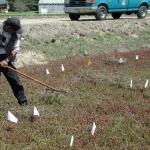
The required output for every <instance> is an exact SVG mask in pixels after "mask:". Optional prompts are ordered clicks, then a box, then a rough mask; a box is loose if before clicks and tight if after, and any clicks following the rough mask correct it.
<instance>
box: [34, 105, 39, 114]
mask: <svg viewBox="0 0 150 150" xmlns="http://www.w3.org/2000/svg"><path fill="white" fill-rule="evenodd" d="M33 115H34V116H40V114H39V112H38V110H37V108H36V107H35V106H34V111H33Z"/></svg>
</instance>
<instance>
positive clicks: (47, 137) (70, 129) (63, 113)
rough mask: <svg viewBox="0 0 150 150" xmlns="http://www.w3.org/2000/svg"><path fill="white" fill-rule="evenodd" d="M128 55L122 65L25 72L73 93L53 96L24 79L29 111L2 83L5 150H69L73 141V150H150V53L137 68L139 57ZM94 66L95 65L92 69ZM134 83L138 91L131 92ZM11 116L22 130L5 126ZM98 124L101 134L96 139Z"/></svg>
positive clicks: (83, 63)
mask: <svg viewBox="0 0 150 150" xmlns="http://www.w3.org/2000/svg"><path fill="white" fill-rule="evenodd" d="M140 53H141V52H140ZM117 54H118V55H122V57H124V56H126V55H124V54H121V53H117ZM128 54H129V57H128V58H126V59H127V62H126V63H125V64H123V65H119V64H117V63H116V61H115V60H114V61H111V62H110V61H108V59H107V58H108V57H109V59H110V60H111V59H112V58H113V57H114V55H115V54H114V55H99V56H95V57H84V58H80V59H79V58H77V59H68V60H67V61H65V60H63V61H56V62H51V63H50V64H48V65H46V66H32V67H27V68H23V69H22V71H23V72H27V73H28V74H30V75H32V76H34V77H36V78H39V79H43V80H45V81H46V82H47V83H49V84H50V85H51V86H54V87H58V88H69V92H68V93H67V94H62V93H53V92H50V91H48V90H44V89H43V88H42V87H40V86H39V85H36V84H35V83H33V82H32V81H28V80H27V79H23V82H24V85H25V89H26V93H27V96H28V98H29V102H30V107H26V108H21V107H20V106H18V105H17V102H15V98H13V96H12V93H11V91H10V88H8V85H7V84H6V83H5V81H4V80H1V85H2V86H0V88H1V89H0V90H1V91H3V90H2V88H4V89H5V92H4V93H3V94H2V95H1V101H0V108H1V109H0V110H1V111H0V126H1V128H0V147H1V149H2V150H6V149H8V150H9V149H11V150H16V149H24V150H26V149H28V150H32V149H42V150H43V149H44V150H46V149H52V150H53V149H61V150H66V149H69V144H70V138H71V136H72V135H74V137H75V141H74V144H73V147H72V148H71V149H77V150H78V149H82V150H91V149H104V150H106V149H107V150H112V149H124V148H126V149H128V150H137V149H146V150H148V149H149V148H150V134H149V132H150V122H149V94H148V93H149V92H150V89H149V88H148V89H145V90H144V89H143V86H144V82H145V79H147V78H149V76H150V72H149V63H150V59H149V56H150V53H148V51H147V52H146V51H143V53H142V56H143V58H144V59H143V60H139V61H138V62H137V61H136V60H134V59H132V57H131V56H134V55H133V54H134V53H131V54H130V53H128ZM116 59H117V58H116ZM89 60H91V61H92V64H91V65H88V64H87V62H88V61H89ZM61 63H63V64H64V65H65V68H66V70H65V72H61V71H60V70H59V68H60V65H61ZM137 64H138V65H137ZM143 66H144V67H143ZM45 68H48V69H50V72H51V74H50V76H46V75H45ZM136 75H137V76H136ZM131 78H132V79H133V81H134V86H133V89H130V88H129V81H130V79H131ZM34 105H35V106H36V107H37V109H38V110H39V112H40V115H41V116H40V117H39V118H33V117H32V113H33V112H32V110H33V106H34ZM10 106H11V107H10ZM8 110H9V111H11V112H12V113H14V114H15V115H16V116H17V117H18V119H19V122H18V124H13V123H10V122H8V121H6V118H5V117H4V116H6V113H7V111H8ZM93 122H95V123H96V125H97V129H96V133H95V136H93V137H92V136H91V126H92V123H93Z"/></svg>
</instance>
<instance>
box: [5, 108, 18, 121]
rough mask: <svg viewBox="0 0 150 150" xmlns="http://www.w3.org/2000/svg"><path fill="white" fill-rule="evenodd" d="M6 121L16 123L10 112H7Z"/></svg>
mask: <svg viewBox="0 0 150 150" xmlns="http://www.w3.org/2000/svg"><path fill="white" fill-rule="evenodd" d="M7 119H8V120H9V121H11V122H14V123H17V122H18V119H17V118H16V117H15V116H14V115H13V114H12V113H11V112H10V111H8V115H7Z"/></svg>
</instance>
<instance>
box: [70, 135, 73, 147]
mask: <svg viewBox="0 0 150 150" xmlns="http://www.w3.org/2000/svg"><path fill="white" fill-rule="evenodd" d="M73 141H74V136H71V141H70V147H72V145H73Z"/></svg>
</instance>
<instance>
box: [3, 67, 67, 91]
mask: <svg viewBox="0 0 150 150" xmlns="http://www.w3.org/2000/svg"><path fill="white" fill-rule="evenodd" d="M5 68H8V69H10V70H12V71H14V72H17V73H19V74H21V75H22V76H24V77H26V78H28V79H31V80H33V81H35V82H37V83H39V84H41V85H43V86H45V87H47V88H49V89H51V90H52V91H55V92H64V93H67V91H64V90H59V89H55V88H53V87H51V86H49V85H47V84H46V83H44V82H43V81H40V80H37V79H35V78H33V77H31V76H29V75H27V74H25V73H22V72H21V71H19V70H16V69H14V68H12V67H9V66H5Z"/></svg>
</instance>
